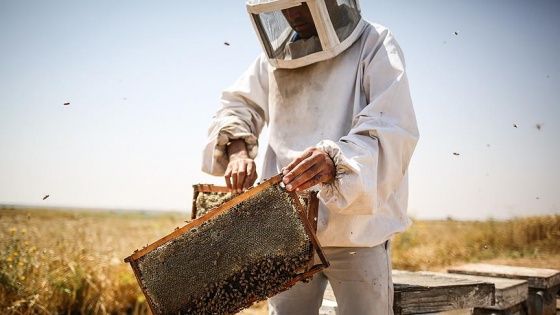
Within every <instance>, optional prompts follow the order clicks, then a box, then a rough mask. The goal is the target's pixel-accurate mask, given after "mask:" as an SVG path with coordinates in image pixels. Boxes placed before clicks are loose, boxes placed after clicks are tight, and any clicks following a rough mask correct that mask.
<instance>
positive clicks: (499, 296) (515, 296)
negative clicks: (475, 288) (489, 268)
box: [447, 273, 529, 310]
mask: <svg viewBox="0 0 560 315" xmlns="http://www.w3.org/2000/svg"><path fill="white" fill-rule="evenodd" d="M447 275H448V276H450V277H458V278H462V279H470V280H475V281H481V282H489V283H494V286H495V290H496V292H495V296H496V303H495V304H494V305H490V306H487V307H486V308H488V309H494V310H505V309H509V308H511V307H513V306H516V305H518V304H521V303H523V302H525V301H526V300H527V298H528V296H529V286H528V284H527V280H522V279H508V278H495V277H485V276H473V275H465V274H453V273H449V274H447Z"/></svg>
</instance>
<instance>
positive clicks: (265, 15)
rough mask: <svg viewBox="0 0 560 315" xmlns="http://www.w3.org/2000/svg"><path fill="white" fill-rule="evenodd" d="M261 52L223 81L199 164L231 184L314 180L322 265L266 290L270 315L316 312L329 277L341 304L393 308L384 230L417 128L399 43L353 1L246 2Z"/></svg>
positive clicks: (293, 184) (390, 224)
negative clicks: (303, 278)
mask: <svg viewBox="0 0 560 315" xmlns="http://www.w3.org/2000/svg"><path fill="white" fill-rule="evenodd" d="M247 10H248V12H249V15H250V17H251V20H252V22H253V26H254V28H255V31H256V33H257V35H258V36H259V39H260V41H261V44H262V47H263V50H264V53H263V54H261V55H260V56H259V57H258V58H257V59H256V60H255V61H254V62H253V64H252V65H250V66H249V68H248V69H247V70H246V71H245V73H243V74H242V75H241V76H240V77H239V78H238V79H237V80H236V82H235V83H234V84H233V85H232V86H230V87H229V88H227V89H226V90H224V91H223V94H222V98H221V108H220V109H219V110H218V112H217V114H216V116H215V118H214V119H213V121H212V124H211V127H210V129H209V138H208V143H207V145H206V147H205V149H204V159H203V161H204V162H203V170H204V171H205V172H208V173H210V174H213V175H219V176H224V177H225V180H226V184H227V185H228V187H230V188H231V189H232V190H233V191H236V192H241V191H243V190H244V189H246V188H248V187H250V186H251V185H253V184H254V183H255V181H256V180H257V166H256V165H255V161H254V159H255V157H256V154H257V151H258V139H259V135H260V133H261V131H262V130H263V127H265V126H267V129H268V139H267V141H266V142H267V145H268V147H267V148H266V153H265V156H264V165H262V166H260V167H262V169H261V170H260V171H259V173H261V172H262V174H261V178H262V179H263V180H266V179H268V178H270V177H272V176H274V175H276V174H278V173H280V172H282V173H283V175H284V177H283V182H284V183H285V184H286V189H288V190H295V191H299V190H305V189H310V188H313V189H318V191H319V194H318V196H319V198H320V200H321V203H320V206H319V219H318V227H317V237H318V239H319V242H320V244H321V245H322V247H323V249H324V253H325V255H326V256H327V258H328V260H329V262H330V267H328V268H326V269H324V270H323V271H322V272H320V273H317V274H315V275H314V276H313V280H312V281H311V282H309V283H298V284H297V285H295V286H294V287H292V288H291V289H290V290H288V291H285V292H283V293H281V294H279V295H277V296H275V297H273V298H271V299H269V310H270V314H289V315H294V314H306V315H307V314H317V313H318V309H319V308H320V306H321V303H322V297H323V293H324V290H325V288H326V286H327V281H328V282H330V284H331V286H332V288H333V291H334V294H335V296H336V299H337V302H338V309H339V314H352V315H356V314H359V315H363V314H392V312H393V311H392V304H393V284H392V280H391V253H390V239H391V237H392V236H393V235H394V234H395V233H397V232H401V231H404V230H405V229H406V228H407V227H408V226H409V225H410V220H409V218H408V217H407V199H408V180H407V177H408V176H407V169H408V166H409V163H410V159H411V156H412V153H413V151H414V148H415V146H416V143H417V141H418V129H417V124H416V118H415V113H414V109H413V105H412V100H411V96H410V92H409V86H408V80H407V76H406V71H405V64H404V58H403V53H402V51H401V49H400V47H399V45H398V43H397V42H396V41H395V39H394V37H393V35H392V33H391V32H390V31H389V30H388V29H387V28H385V27H383V26H381V25H378V24H373V23H370V22H367V21H366V20H364V19H363V18H362V17H361V15H360V10H359V4H358V1H357V0H338V1H337V0H309V1H306V0H297V1H295V0H275V1H274V0H273V1H271V0H253V1H249V2H248V3H247Z"/></svg>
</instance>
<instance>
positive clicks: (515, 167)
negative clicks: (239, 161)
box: [0, 0, 560, 220]
mask: <svg viewBox="0 0 560 315" xmlns="http://www.w3.org/2000/svg"><path fill="white" fill-rule="evenodd" d="M361 9H362V15H363V16H364V17H365V19H367V20H368V21H371V22H375V23H379V24H382V25H384V26H386V27H388V28H389V29H391V30H392V32H393V33H394V36H395V37H396V39H397V41H398V42H399V44H400V45H401V47H402V49H403V51H404V54H405V59H406V65H407V70H408V77H409V81H410V88H411V94H412V98H413V101H414V106H415V110H416V115H417V119H418V124H419V128H420V141H419V142H418V146H417V148H416V151H415V153H414V156H413V158H412V162H411V165H410V167H409V176H410V198H409V214H410V215H411V216H412V217H413V218H416V219H449V218H452V219H459V220H486V219H497V220H508V219H513V218H518V217H526V216H533V215H549V214H560V188H559V187H560V167H559V166H558V164H557V163H558V161H559V160H560V159H559V157H560V141H559V140H558V138H559V137H560V101H559V100H560V60H559V59H558V56H559V53H558V52H559V51H560V36H559V32H560V19H558V16H560V1H556V0H494V1H486V0H456V1H448V0H424V1H415V0H400V1H399V0H397V1H372V0H370V1H362V2H361ZM0 45H1V49H0V205H19V206H44V207H70V208H95V209H110V210H162V211H185V212H189V211H190V208H191V203H192V186H193V185H195V184H199V183H212V184H216V185H223V184H224V182H223V179H222V178H221V177H213V176H210V175H207V174H204V173H203V172H202V171H201V160H202V153H201V152H202V149H203V147H204V145H205V143H206V136H207V130H208V126H209V125H210V121H211V119H212V116H214V114H215V112H216V110H217V109H218V108H219V106H220V103H219V98H220V93H221V91H222V90H223V89H225V88H227V87H228V86H229V85H230V84H231V83H233V81H234V80H235V79H236V78H237V76H238V75H240V74H241V72H242V71H244V70H245V69H246V67H247V66H248V65H249V64H250V63H251V62H252V61H253V60H254V58H255V57H256V56H257V55H258V54H260V53H261V47H260V44H259V42H258V40H257V37H256V36H255V33H254V31H253V28H252V25H251V23H250V20H249V16H248V14H247V13H246V9H245V5H244V1H238V0H220V1H200V2H196V4H195V3H193V2H191V1H179V0H164V1H145V0H140V1H139V0H136V1H131V0H121V1H109V0H98V1H70V0H50V1H40V0H28V1H19V0H0ZM64 103H70V104H69V105H64ZM260 143H261V149H264V148H265V147H266V134H264V135H263V136H262V137H261V139H260ZM261 152H262V150H261ZM259 161H260V160H259ZM46 195H48V196H49V197H48V198H46V199H44V197H45V196H46Z"/></svg>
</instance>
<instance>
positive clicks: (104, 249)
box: [0, 209, 560, 315]
mask: <svg viewBox="0 0 560 315" xmlns="http://www.w3.org/2000/svg"><path fill="white" fill-rule="evenodd" d="M187 218H188V214H186V213H158V214H154V213H144V212H111V211H84V210H80V211H79V210H67V211H60V210H46V209H2V210H0V313H1V314H8V315H9V314H63V313H66V314H108V313H110V314H147V313H149V311H148V306H147V304H146V301H145V299H144V296H143V295H142V292H141V291H140V288H139V287H138V283H137V282H136V279H135V277H134V274H133V272H132V270H131V268H130V266H129V265H128V264H126V263H124V261H123V259H124V258H125V257H127V256H129V255H131V254H132V252H133V251H134V250H135V249H139V248H141V247H142V246H144V245H146V244H149V243H152V242H154V241H156V240H158V239H159V238H161V237H163V236H165V235H167V234H169V233H170V232H172V231H173V230H174V229H175V228H176V227H179V226H183V225H184V224H185V222H184V221H185V220H186V219H187ZM558 244H560V215H556V216H543V217H528V218H519V219H515V220H510V221H484V222H464V221H453V220H446V221H415V224H414V225H413V226H412V227H411V228H410V229H409V230H408V231H407V232H406V233H403V234H399V235H397V236H396V237H395V239H394V241H393V268H394V269H403V270H413V271H415V270H431V271H440V270H443V269H444V268H445V267H448V266H451V265H454V264H459V263H463V262H491V263H500V264H508V265H518V266H530V267H543V268H553V269H560V246H559V245H558ZM265 309H266V305H265V303H259V304H258V305H255V306H254V307H252V308H250V309H247V310H245V311H244V312H243V313H244V314H263V313H264V312H265Z"/></svg>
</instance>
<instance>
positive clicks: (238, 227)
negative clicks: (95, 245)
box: [125, 175, 329, 315]
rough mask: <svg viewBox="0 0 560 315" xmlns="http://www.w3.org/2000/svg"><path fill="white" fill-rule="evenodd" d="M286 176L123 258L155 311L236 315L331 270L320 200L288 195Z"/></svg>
mask: <svg viewBox="0 0 560 315" xmlns="http://www.w3.org/2000/svg"><path fill="white" fill-rule="evenodd" d="M281 178H282V176H281V175H277V176H275V177H273V178H271V179H269V180H268V181H265V182H263V183H262V184H259V185H257V186H255V187H252V188H251V189H249V190H247V191H246V192H244V193H242V194H239V195H235V196H233V197H232V198H231V199H229V200H227V201H226V202H224V203H223V204H221V205H219V206H217V207H216V208H214V209H212V210H211V211H208V212H207V213H205V214H204V215H202V216H200V217H197V218H195V219H193V220H192V221H189V222H188V223H187V224H186V225H185V226H183V227H181V228H177V229H176V230H175V231H173V232H172V233H170V234H168V235H166V236H164V237H163V238H161V239H160V240H158V241H156V242H154V243H152V244H149V245H147V246H145V247H143V248H142V249H141V250H135V251H134V253H133V254H132V255H130V256H129V257H127V258H125V262H127V263H129V264H130V265H131V267H132V269H133V271H134V274H135V276H136V279H137V281H138V284H139V286H140V288H141V289H142V292H143V294H144V296H145V297H146V301H147V303H148V305H149V307H150V309H151V311H152V313H153V314H157V315H159V314H178V313H179V314H236V313H238V312H239V311H241V310H243V309H244V308H247V307H249V306H251V305H252V304H253V303H255V302H257V301H261V300H265V299H267V298H268V297H271V296H274V295H276V294H278V293H281V292H283V291H285V290H288V289H289V288H291V287H292V286H293V285H295V284H296V283H297V282H299V281H306V280H308V279H310V278H311V277H312V275H313V274H315V273H317V272H319V271H321V270H323V269H324V268H326V267H328V265H329V263H328V261H327V259H326V257H325V256H324V254H323V251H322V248H321V245H320V244H319V241H318V240H317V238H316V236H315V230H316V220H315V219H314V218H316V215H317V203H318V201H317V199H316V196H315V195H314V194H309V195H305V196H303V197H302V196H301V195H298V194H296V193H294V192H288V191H286V190H285V189H284V188H283V186H282V183H281ZM200 187H206V188H204V189H205V190H211V191H215V190H220V191H221V192H224V189H223V187H220V186H213V185H200ZM196 195H197V192H195V193H194V196H193V197H194V199H196ZM263 198H264V199H263ZM302 201H303V202H302ZM194 202H195V200H193V205H194ZM304 204H305V206H304ZM193 210H194V211H196V210H195V208H194V207H193ZM310 218H311V221H310ZM278 222H279V223H280V224H278ZM261 230H262V231H261ZM239 231H241V232H239ZM286 233H288V234H286ZM248 240H249V241H248ZM252 241H254V242H253V243H252ZM224 244H225V245H224ZM214 253H215V254H214ZM316 257H318V261H317V259H316ZM316 261H317V263H316Z"/></svg>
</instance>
